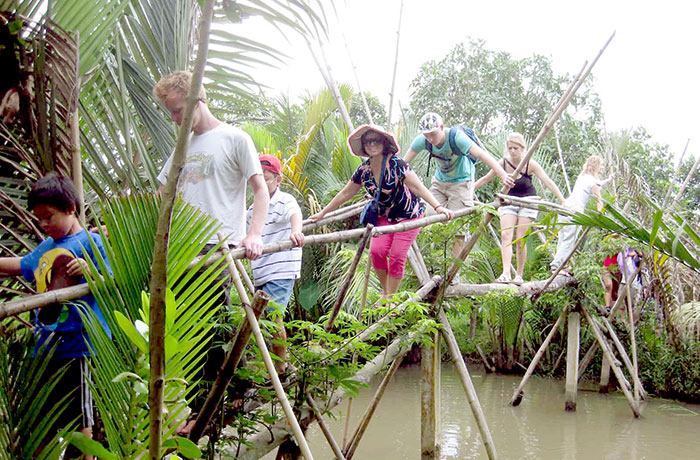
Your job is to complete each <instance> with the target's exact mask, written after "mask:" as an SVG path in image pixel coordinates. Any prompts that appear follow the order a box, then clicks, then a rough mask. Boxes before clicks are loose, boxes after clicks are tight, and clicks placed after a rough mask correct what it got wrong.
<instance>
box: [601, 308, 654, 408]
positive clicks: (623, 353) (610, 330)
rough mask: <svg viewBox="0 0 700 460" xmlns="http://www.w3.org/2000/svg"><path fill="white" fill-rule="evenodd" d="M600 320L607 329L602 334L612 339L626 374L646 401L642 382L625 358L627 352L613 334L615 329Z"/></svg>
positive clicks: (604, 319)
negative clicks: (630, 377)
mask: <svg viewBox="0 0 700 460" xmlns="http://www.w3.org/2000/svg"><path fill="white" fill-rule="evenodd" d="M601 319H602V321H603V324H604V325H605V328H606V329H607V331H604V332H606V333H607V334H608V336H609V337H610V338H611V339H612V341H613V343H614V344H615V348H616V349H617V353H618V354H619V355H620V358H622V361H623V362H624V363H625V366H626V367H627V372H628V373H629V374H630V375H631V376H632V379H633V380H634V384H635V386H636V387H638V388H639V392H640V396H641V397H642V399H644V400H646V399H647V393H646V391H645V390H644V386H643V385H642V381H641V380H640V379H639V374H638V372H637V371H636V370H635V367H634V364H633V363H632V361H630V358H629V356H627V351H626V350H625V347H624V346H623V345H622V342H620V339H619V337H618V336H617V334H616V333H615V329H613V327H612V324H610V322H609V321H608V320H607V318H601Z"/></svg>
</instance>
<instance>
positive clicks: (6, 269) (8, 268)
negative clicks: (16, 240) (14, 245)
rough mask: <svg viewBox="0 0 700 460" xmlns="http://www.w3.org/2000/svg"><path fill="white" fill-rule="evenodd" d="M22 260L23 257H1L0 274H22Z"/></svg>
mask: <svg viewBox="0 0 700 460" xmlns="http://www.w3.org/2000/svg"><path fill="white" fill-rule="evenodd" d="M20 260H22V258H21V257H0V275H6V276H15V275H21V274H22V269H21V268H20Z"/></svg>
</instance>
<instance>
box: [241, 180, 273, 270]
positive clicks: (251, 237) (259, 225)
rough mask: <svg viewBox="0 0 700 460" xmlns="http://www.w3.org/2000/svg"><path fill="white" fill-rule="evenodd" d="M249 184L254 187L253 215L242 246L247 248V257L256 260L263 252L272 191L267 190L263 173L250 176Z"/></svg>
mask: <svg viewBox="0 0 700 460" xmlns="http://www.w3.org/2000/svg"><path fill="white" fill-rule="evenodd" d="M248 184H249V185H250V188H251V189H253V217H252V219H251V220H250V227H249V228H248V234H247V235H246V236H245V238H243V240H242V241H241V246H242V247H244V248H245V249H246V251H245V252H246V257H248V258H249V259H251V260H254V259H257V258H258V257H260V254H262V248H263V243H262V229H263V227H264V226H265V219H266V217H267V210H268V207H269V206H270V192H269V191H268V190H267V186H266V185H265V179H263V176H262V174H253V175H252V176H250V178H249V179H248Z"/></svg>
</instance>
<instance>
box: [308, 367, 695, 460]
mask: <svg viewBox="0 0 700 460" xmlns="http://www.w3.org/2000/svg"><path fill="white" fill-rule="evenodd" d="M471 375H472V379H473V382H474V385H475V387H476V390H477V393H478V395H479V400H480V401H481V404H482V406H483V409H484V413H485V415H486V419H487V421H488V424H489V427H490V429H491V434H492V436H493V439H494V442H495V444H496V451H497V452H498V457H499V459H502V460H521V459H528V460H529V459H532V460H535V459H537V460H549V459H552V460H602V459H605V460H657V459H660V460H666V459H669V460H671V459H673V460H676V459H688V460H690V459H700V405H687V404H681V403H677V402H675V401H668V400H662V399H652V400H651V401H650V402H649V403H647V404H646V405H645V407H644V408H643V412H642V417H641V418H639V419H635V418H634V416H633V415H632V411H631V410H630V408H629V406H628V404H627V400H626V399H625V398H624V396H623V395H622V394H621V393H612V394H609V395H602V394H599V393H598V392H597V391H595V390H596V388H595V387H594V386H593V385H589V391H586V390H585V389H584V390H583V391H581V390H580V391H579V393H578V406H577V410H576V412H565V411H564V382H563V381H560V380H553V379H545V378H538V377H533V378H531V379H530V380H529V381H528V383H527V385H526V387H525V397H524V399H523V402H522V403H521V405H520V406H519V407H511V406H510V405H509V404H508V402H509V401H510V398H511V397H512V395H513V391H514V390H515V387H516V386H517V385H518V383H519V381H520V377H517V376H515V377H511V376H503V375H493V374H483V373H479V372H478V371H472V374H471ZM441 382H442V391H441V393H442V395H441V429H440V445H441V456H440V458H441V459H445V460H447V459H460V460H464V459H486V458H488V457H487V455H486V451H485V449H484V446H483V444H482V442H481V437H480V436H479V434H478V427H477V425H476V422H475V421H474V417H473V416H472V413H471V410H470V409H469V405H468V403H467V399H466V396H465V394H464V391H463V390H462V386H461V384H460V381H459V378H458V377H457V374H456V373H455V372H454V368H453V367H452V366H451V365H449V364H446V365H445V366H443V371H442V379H441ZM377 383H378V382H375V383H374V386H376V384H377ZM372 394H373V388H370V389H364V390H362V392H361V394H360V396H359V398H357V399H355V401H354V402H353V407H352V410H351V420H352V423H351V430H352V429H354V427H355V426H356V425H357V422H358V420H359V418H360V416H361V414H362V412H363V411H364V409H365V407H367V404H368V402H369V400H370V398H371V397H372ZM419 404H420V367H407V368H401V369H399V371H398V372H397V374H396V375H395V377H394V379H393V381H392V382H391V383H390V384H389V387H388V388H387V390H386V392H385V394H384V397H383V399H382V401H381V402H380V404H379V408H378V409H377V412H376V413H375V415H374V418H373V419H372V421H371V423H370V425H369V428H368V431H367V433H366V434H365V436H364V438H363V439H362V442H361V443H360V446H359V447H358V450H357V452H356V453H355V456H354V458H356V459H358V460H359V459H362V460H404V459H406V460H408V459H410V460H415V459H420V406H419ZM338 409H339V410H341V411H342V412H343V413H345V411H346V410H347V402H346V401H343V402H342V403H341V404H340V406H338ZM336 413H337V410H336ZM326 420H328V419H327V418H326ZM329 424H330V426H331V429H332V431H333V435H334V436H335V438H336V439H337V440H338V442H342V438H343V428H344V419H341V418H339V419H338V420H330V421H329ZM308 438H309V443H310V446H311V450H312V452H313V454H314V458H316V459H332V458H334V457H333V454H332V452H331V450H330V447H328V445H327V443H326V441H325V438H323V435H322V433H321V430H320V429H319V428H318V426H317V425H315V424H314V425H313V426H312V428H310V431H309V434H308Z"/></svg>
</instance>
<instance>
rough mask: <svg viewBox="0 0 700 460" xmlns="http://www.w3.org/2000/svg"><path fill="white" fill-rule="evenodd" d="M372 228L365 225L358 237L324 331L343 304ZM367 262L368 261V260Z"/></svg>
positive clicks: (330, 325) (372, 226)
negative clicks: (354, 250) (355, 248)
mask: <svg viewBox="0 0 700 460" xmlns="http://www.w3.org/2000/svg"><path fill="white" fill-rule="evenodd" d="M373 228H374V225H371V224H370V225H367V227H365V231H364V233H363V234H362V238H360V242H359V243H358V245H357V251H356V252H355V257H354V258H353V259H352V263H351V264H350V268H348V272H347V274H346V275H345V282H344V283H343V286H342V287H341V288H340V293H339V294H338V298H337V299H336V301H335V305H333V310H331V314H330V316H329V317H328V323H327V324H326V328H325V329H326V332H328V331H330V330H331V329H332V328H333V323H335V319H336V318H337V316H338V312H340V307H342V306H343V300H345V296H346V295H347V293H348V289H349V288H350V284H351V283H352V279H353V278H354V277H355V272H356V271H357V265H358V264H359V263H360V259H362V254H363V253H364V252H365V247H367V242H368V241H369V239H370V236H371V235H372V229H373ZM368 263H369V262H368Z"/></svg>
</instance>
